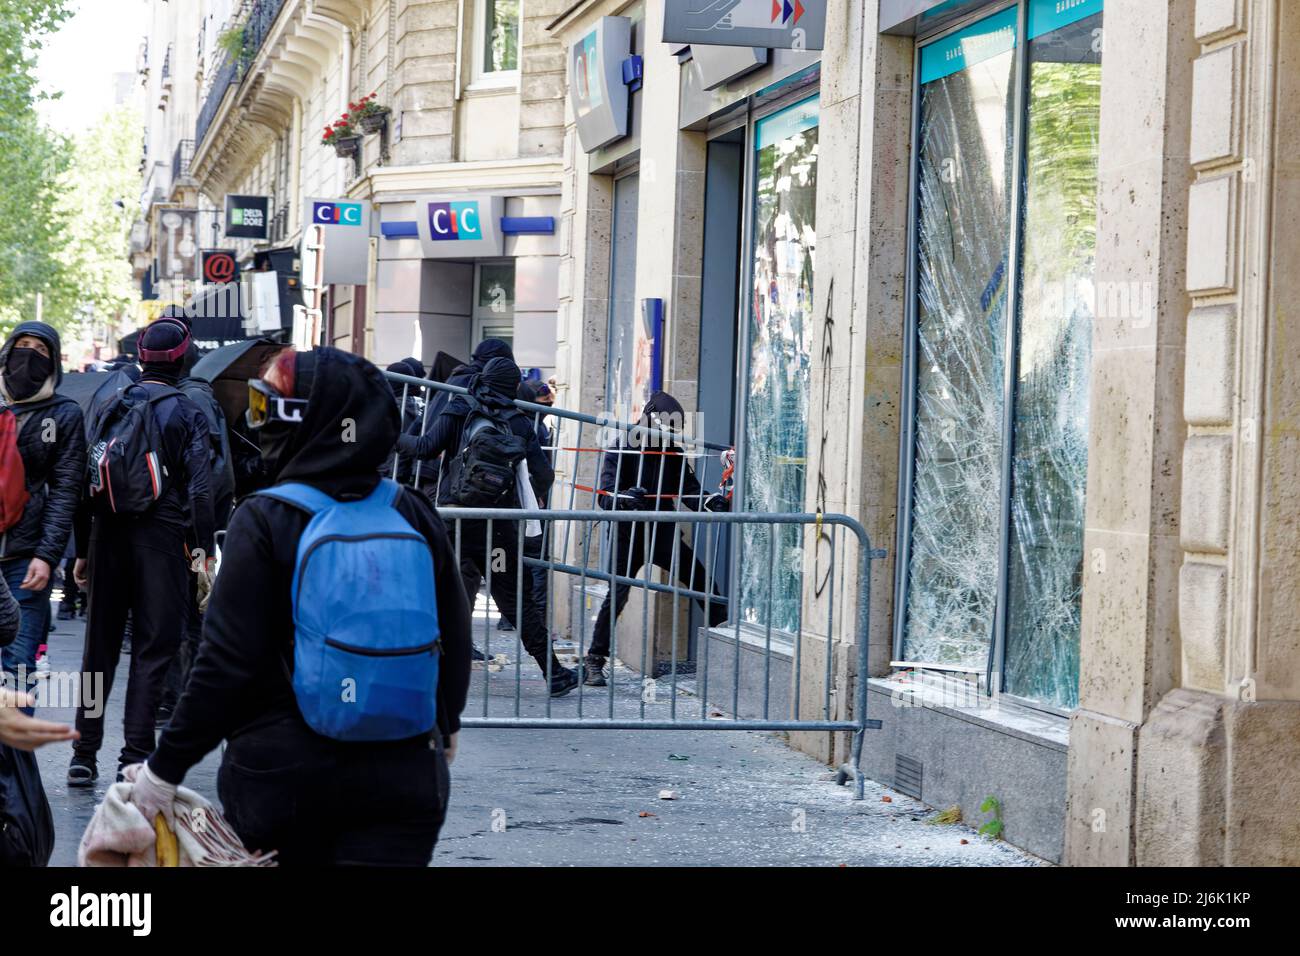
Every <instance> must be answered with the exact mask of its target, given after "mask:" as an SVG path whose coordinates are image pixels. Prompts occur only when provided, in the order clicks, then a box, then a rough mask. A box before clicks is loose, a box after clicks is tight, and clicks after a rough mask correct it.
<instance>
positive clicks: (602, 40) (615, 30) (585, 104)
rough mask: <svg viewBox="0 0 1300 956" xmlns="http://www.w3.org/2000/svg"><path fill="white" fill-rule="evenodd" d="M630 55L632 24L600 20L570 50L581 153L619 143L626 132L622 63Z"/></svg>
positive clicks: (624, 20)
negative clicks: (616, 141)
mask: <svg viewBox="0 0 1300 956" xmlns="http://www.w3.org/2000/svg"><path fill="white" fill-rule="evenodd" d="M631 52H632V21H631V20H630V19H628V18H627V17H601V18H600V20H598V21H597V22H596V27H595V29H593V30H592V31H591V32H590V33H588V34H587V35H586V36H584V37H583V38H582V39H581V40H579V41H578V42H577V43H575V44H574V45H573V47H572V48H571V49H570V50H569V69H570V76H571V82H570V83H569V101H570V103H571V104H572V106H573V115H574V117H575V118H576V119H577V123H578V139H579V140H580V141H581V142H582V149H583V151H584V152H588V153H590V152H592V151H593V150H597V149H600V148H601V147H602V146H607V145H609V144H610V143H612V142H614V140H616V139H622V138H623V137H624V136H626V135H627V130H628V89H627V86H626V85H625V84H624V83H623V61H624V60H626V59H627V58H628V55H629V54H630V53H631Z"/></svg>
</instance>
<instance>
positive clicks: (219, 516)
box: [156, 306, 235, 726]
mask: <svg viewBox="0 0 1300 956" xmlns="http://www.w3.org/2000/svg"><path fill="white" fill-rule="evenodd" d="M163 318H175V319H177V320H178V321H180V322H182V323H183V324H184V325H185V328H186V330H187V331H190V333H191V338H190V344H189V346H188V347H187V348H186V350H185V357H184V358H183V359H182V360H181V361H182V370H183V374H182V375H181V380H180V382H179V383H178V384H177V386H176V387H177V389H178V390H179V391H180V393H181V394H182V395H184V396H185V397H186V398H188V399H189V400H190V401H192V402H193V403H194V404H195V406H197V407H198V409H199V410H200V411H202V412H203V417H204V418H205V419H206V420H207V423H208V445H209V447H208V463H209V469H208V476H209V477H208V480H209V482H210V485H211V489H210V490H211V494H212V513H213V527H214V537H215V535H216V534H221V533H222V532H224V531H225V530H226V527H227V526H228V525H229V524H230V515H231V512H232V511H233V510H234V506H235V469H234V455H233V454H232V453H231V448H230V435H229V431H228V429H227V427H226V413H225V412H224V411H223V410H222V408H221V405H220V403H218V402H217V397H216V395H214V394H213V392H212V385H211V383H209V382H207V381H205V380H204V379H201V378H194V377H193V376H192V375H191V374H190V372H191V371H192V370H193V368H194V366H195V365H196V364H198V361H199V358H200V356H199V350H198V347H197V346H196V345H195V344H194V341H193V332H192V329H191V324H190V321H189V319H188V317H186V315H185V311H184V310H183V309H179V308H177V307H176V306H168V308H167V309H166V310H165V311H164V312H163ZM186 544H187V546H188V547H189V548H190V549H191V550H192V549H193V548H194V547H196V546H197V543H196V541H195V538H194V529H193V528H192V527H191V528H190V529H189V531H188V533H187V536H186ZM199 579H200V575H198V574H191V575H190V576H189V577H188V579H187V580H188V582H189V605H188V608H187V611H186V623H185V631H184V633H183V634H182V636H181V645H180V649H179V651H178V652H177V654H176V656H175V657H174V658H172V663H171V666H170V667H169V668H168V669H167V677H166V679H165V680H164V681H163V694H162V700H161V701H160V702H159V704H158V713H157V716H156V723H157V724H158V726H162V725H163V724H165V723H166V722H167V719H168V718H169V717H170V716H171V713H172V710H173V709H174V708H175V707H176V701H177V700H178V699H179V698H180V694H181V689H182V688H183V687H184V686H185V678H186V677H187V676H188V675H189V670H190V665H191V664H192V663H193V661H194V652H195V650H197V648H198V644H199V634H200V632H201V631H202V628H203V622H202V616H201V614H200V612H199Z"/></svg>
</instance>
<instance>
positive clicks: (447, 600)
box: [132, 348, 470, 866]
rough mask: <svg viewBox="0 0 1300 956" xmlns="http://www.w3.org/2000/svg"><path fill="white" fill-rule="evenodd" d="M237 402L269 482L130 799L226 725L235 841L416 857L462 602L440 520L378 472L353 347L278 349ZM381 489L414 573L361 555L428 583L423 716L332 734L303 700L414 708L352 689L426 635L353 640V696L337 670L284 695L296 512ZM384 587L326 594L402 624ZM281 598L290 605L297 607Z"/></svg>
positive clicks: (153, 799)
mask: <svg viewBox="0 0 1300 956" xmlns="http://www.w3.org/2000/svg"><path fill="white" fill-rule="evenodd" d="M250 399H251V400H252V401H251V402H250V412H249V418H250V425H251V426H252V428H251V431H252V433H253V434H255V435H256V436H257V438H258V440H259V442H260V444H261V447H262V455H263V457H264V459H265V461H266V466H267V469H268V471H269V473H270V476H271V477H272V478H273V479H274V481H275V482H276V484H274V485H273V486H272V487H271V488H269V489H267V490H266V491H265V492H263V493H259V494H255V495H252V496H250V497H248V498H246V499H244V500H243V501H242V502H241V503H240V505H239V507H238V508H237V509H236V511H235V516H234V518H233V520H232V521H231V524H230V531H229V533H228V536H227V542H226V546H225V549H224V552H223V559H222V570H221V572H220V574H218V575H217V578H216V582H215V585H214V587H213V591H212V597H211V600H210V603H209V605H208V609H207V614H206V617H205V619H204V626H203V638H202V640H201V642H200V644H199V650H198V656H197V658H196V659H195V662H194V666H193V668H192V670H191V672H190V679H189V682H188V683H187V684H186V687H185V692H184V693H183V694H182V696H181V699H180V702H179V703H178V704H177V706H176V710H175V712H174V713H173V714H172V718H171V721H170V722H169V723H168V725H167V727H166V728H164V730H163V732H162V735H161V737H160V739H159V741H158V748H157V750H156V751H155V752H154V754H153V755H152V756H150V757H149V759H148V761H147V763H146V765H145V767H143V768H142V769H141V770H140V771H137V772H136V781H135V787H134V788H133V795H132V800H133V801H134V802H136V804H137V806H139V807H140V809H141V810H142V812H143V813H144V814H145V816H146V818H147V819H154V815H155V814H156V813H163V814H164V815H166V814H167V813H168V812H170V809H171V807H172V801H173V799H174V796H175V787H176V785H178V784H180V783H181V782H182V781H183V780H184V778H185V775H186V773H187V772H188V771H189V770H190V768H191V767H193V766H194V765H195V764H196V763H198V762H199V761H200V760H201V759H202V758H203V757H204V755H205V754H207V753H208V752H210V751H211V750H213V749H214V748H215V747H216V746H217V745H218V744H220V742H221V741H222V740H225V741H226V742H227V743H226V748H225V752H224V754H223V756H222V762H221V770H220V773H219V776H218V780H217V783H218V793H219V795H220V797H221V803H222V806H223V810H224V812H225V815H226V817H227V818H228V820H229V821H230V823H231V825H232V826H233V828H234V830H235V832H236V833H237V834H238V836H239V837H240V839H241V840H242V841H243V843H244V845H245V846H246V847H249V848H260V849H265V850H275V851H277V852H278V859H279V861H280V863H281V864H283V865H293V864H311V865H324V864H356V865H376V864H388V865H411V866H422V865H425V864H427V863H428V862H429V859H430V858H431V856H432V853H433V847H434V844H435V841H436V839H437V835H438V831H439V828H440V827H441V825H442V821H443V818H444V815H445V813H446V808H447V797H448V788H449V776H448V771H447V764H448V763H449V762H450V761H451V759H452V758H453V757H454V755H455V748H456V740H457V733H458V731H459V729H460V716H459V715H460V712H461V710H462V708H463V707H464V705H465V698H466V694H467V693H468V689H469V671H470V667H469V627H470V620H469V611H468V608H467V606H466V604H465V596H464V593H463V591H462V588H461V583H460V578H459V575H458V574H457V571H456V564H455V558H454V555H453V553H452V550H451V546H450V544H449V542H448V540H447V533H446V531H445V530H444V528H443V525H442V522H441V521H440V520H439V518H438V515H437V513H436V512H435V511H434V509H433V507H432V506H431V505H430V504H429V503H428V502H427V501H426V500H425V499H424V497H423V496H421V495H418V494H415V493H414V492H411V491H409V490H406V489H401V488H399V487H398V486H396V485H394V484H393V483H392V482H387V481H385V482H381V480H380V477H379V466H380V464H381V463H382V462H383V460H384V458H385V456H386V455H387V454H388V453H389V451H390V449H391V448H392V446H393V444H394V442H395V441H396V439H397V429H398V411H397V407H396V405H395V404H394V402H393V400H392V394H391V392H390V391H389V389H388V386H387V383H386V382H385V380H384V378H383V376H382V374H381V373H380V372H379V370H378V369H377V368H375V366H373V365H371V364H370V363H369V362H367V361H366V360H365V359H362V358H360V357H357V356H354V355H350V354H348V353H346V352H340V351H337V350H335V349H330V348H321V349H316V350H314V351H311V352H301V353H300V352H295V351H294V350H293V349H286V350H284V351H282V352H281V353H279V355H278V356H277V357H276V358H275V360H274V361H273V362H272V364H271V366H270V367H269V368H268V369H267V370H266V371H265V372H264V373H263V376H262V378H261V379H258V380H255V381H253V382H252V383H250ZM295 488H296V489H297V491H296V494H298V495H307V496H309V497H310V498H314V499H316V500H317V502H318V504H317V507H318V508H320V509H322V510H318V511H316V512H315V514H316V515H317V517H316V518H313V513H312V511H311V510H309V509H307V508H306V507H304V506H302V505H300V504H294V503H291V502H290V501H289V500H287V498H284V497H278V496H282V495H289V492H290V489H295ZM387 494H392V495H394V497H393V498H392V499H391V507H390V506H389V505H388V504H385V506H384V514H386V515H387V516H388V520H390V521H391V520H397V521H400V522H402V524H403V526H404V527H406V528H407V531H406V532H405V533H404V536H405V538H406V539H407V540H405V541H404V542H402V544H403V546H404V547H407V548H411V547H414V548H417V549H421V554H420V561H427V562H428V564H427V567H428V568H429V579H428V580H416V579H413V578H412V577H410V575H411V574H413V573H416V572H413V571H411V566H413V565H414V564H417V563H419V562H403V564H402V566H396V565H386V564H383V563H376V564H375V567H376V569H377V571H378V572H379V574H380V575H381V576H383V577H387V578H392V579H393V580H394V581H395V582H399V584H400V587H403V588H404V587H407V586H408V585H413V586H414V588H415V589H416V590H431V595H432V598H433V600H432V601H431V602H430V603H431V604H435V605H436V612H437V613H436V628H437V633H436V639H437V644H438V648H439V649H438V650H437V651H436V653H438V655H439V657H438V673H437V678H436V717H435V716H434V713H435V712H434V708H433V707H430V709H429V711H428V713H429V715H430V716H429V720H428V726H426V727H424V728H422V729H421V730H419V731H418V732H413V733H411V734H410V735H409V736H403V737H400V738H393V737H392V736H391V735H390V736H389V737H388V738H387V739H382V740H374V739H368V738H365V737H364V735H363V736H362V737H360V738H358V737H353V738H351V739H346V740H344V739H338V738H337V737H336V736H333V735H332V733H333V732H332V731H331V733H326V732H325V730H324V729H318V727H320V726H321V724H320V716H321V715H320V714H319V713H318V712H317V710H318V708H327V707H329V708H333V709H334V710H335V711H341V712H342V713H343V714H344V716H347V715H348V714H350V713H351V712H352V711H353V710H356V709H365V708H366V707H367V706H372V705H373V706H381V707H382V706H389V705H394V706H398V707H399V715H402V714H408V713H414V712H415V711H416V710H418V708H417V707H416V706H415V705H414V704H412V705H411V706H409V707H408V706H407V705H406V696H402V695H397V696H395V695H394V694H393V692H392V688H391V687H390V686H388V685H385V686H384V693H382V694H372V693H368V690H369V687H370V685H369V684H368V683H367V681H366V678H365V676H364V674H365V669H366V668H369V667H373V666H385V667H387V666H390V665H392V666H397V667H403V666H405V665H404V664H403V663H402V662H404V661H408V660H409V661H410V666H413V667H417V666H420V662H423V663H424V664H427V663H428V662H429V656H430V654H432V653H435V651H433V650H431V648H432V647H433V645H432V644H430V645H429V646H428V647H424V648H421V649H420V653H419V654H410V655H406V654H396V653H389V654H388V655H386V656H371V657H365V656H361V655H360V654H358V656H357V657H356V658H355V661H351V660H350V661H349V663H350V664H355V668H356V669H350V670H348V671H347V673H348V674H350V675H353V676H355V678H356V682H357V686H356V700H355V702H348V701H345V700H343V699H342V697H341V696H340V694H339V692H338V687H337V685H334V686H332V687H331V692H330V693H329V694H322V695H319V696H316V697H308V698H307V699H306V702H305V703H304V697H303V696H302V694H301V693H300V691H301V689H302V687H303V686H304V685H305V684H306V683H307V682H309V681H311V680H313V679H315V677H316V676H318V675H314V674H313V672H314V671H315V666H314V664H313V666H312V667H306V668H305V669H303V670H301V671H300V664H301V662H302V658H301V656H300V655H299V654H298V653H296V652H297V650H298V649H300V648H301V647H302V645H303V642H304V640H305V638H304V637H303V632H301V631H299V630H297V628H296V624H295V613H294V611H295V600H296V598H295V593H296V592H295V581H297V583H298V586H299V588H302V587H312V586H313V585H312V584H310V581H309V579H311V568H312V565H311V564H310V561H311V560H314V559H313V558H308V557H307V556H305V555H304V553H303V552H304V551H306V552H308V553H310V554H313V555H314V554H317V553H318V552H317V551H316V550H314V549H315V548H316V547H317V545H316V544H313V543H310V542H308V543H307V544H306V546H305V547H304V542H307V538H306V537H305V536H307V535H311V534H314V533H315V532H313V531H309V530H308V525H309V524H310V523H311V522H313V520H320V521H324V520H327V517H329V516H332V515H337V514H338V513H339V511H340V510H346V509H336V510H330V509H331V508H333V507H334V506H338V505H347V504H349V503H365V502H370V501H372V500H377V499H376V496H378V495H387ZM386 500H387V499H386ZM330 520H334V519H333V518H330ZM410 539H414V541H412V540H410ZM315 540H316V541H317V542H319V541H321V539H320V538H317V539H315ZM380 544H382V543H377V544H376V546H380ZM343 546H344V545H340V547H343ZM354 566H360V567H363V568H364V567H366V566H369V564H368V563H367V562H360V563H359V565H354ZM322 573H324V572H322ZM326 576H327V577H328V579H329V580H328V581H327V582H326V583H327V584H328V583H329V582H332V581H335V580H337V581H338V582H339V584H337V585H333V587H334V589H335V590H336V591H337V590H339V589H344V590H346V589H348V588H351V587H354V586H355V585H356V582H355V581H352V583H351V584H349V583H348V582H349V581H351V579H350V578H349V577H348V576H347V573H346V568H345V569H344V571H343V572H341V573H339V574H338V576H337V577H336V576H332V575H328V574H327V575H326ZM304 582H308V583H306V584H304ZM399 584H394V585H393V586H394V587H398V586H399ZM383 587H384V582H383V581H380V582H371V583H370V585H369V587H368V588H365V589H362V592H363V593H353V594H344V595H342V596H341V597H339V600H341V601H344V602H355V609H356V610H358V611H362V612H366V613H362V614H358V615H346V614H345V615H341V616H349V617H351V618H352V623H351V624H350V625H348V626H351V627H354V628H355V627H357V626H358V625H357V623H356V621H357V619H358V618H360V619H371V620H377V621H378V622H379V625H380V630H381V631H384V632H388V631H400V630H401V629H402V628H403V627H410V626H411V622H410V619H409V618H406V617H403V616H402V615H401V614H400V613H399V612H398V610H397V609H396V607H395V606H394V605H393V604H392V603H389V602H387V601H384V600H380V599H376V598H374V592H375V590H376V589H377V590H380V591H382V590H383ZM368 598H369V599H370V600H372V601H373V602H374V603H373V605H370V604H367V600H368ZM331 599H332V598H331ZM348 606H349V610H351V609H352V605H351V604H350V603H349V605H348ZM297 608H298V611H299V613H300V614H301V613H303V611H304V607H303V605H297ZM306 610H308V611H309V610H310V609H306ZM424 610H425V612H426V613H428V612H429V611H430V610H431V609H430V608H426V609H424ZM380 615H388V616H387V617H382V618H381V617H380ZM341 626H342V625H341ZM350 633H355V632H350ZM434 637H435V635H434V634H419V635H415V636H414V637H413V638H409V639H412V640H416V641H417V642H424V641H425V640H430V641H432V640H433V638H434ZM326 638H328V639H331V640H335V641H336V643H338V642H343V643H348V644H349V646H351V644H350V640H353V639H355V638H350V639H349V641H344V638H343V637H336V632H334V631H332V630H331V631H330V632H329V633H328V634H326ZM339 653H342V652H339ZM313 660H314V659H313ZM376 661H379V662H381V663H380V664H376V663H375V662H376ZM327 683H328V682H327ZM320 686H321V687H324V686H326V685H325V684H322V685H320ZM422 689H423V690H424V691H428V689H429V686H428V685H424V686H423V688H422ZM416 696H417V697H418V696H419V695H418V694H417V695H416ZM309 721H311V722H309ZM326 729H328V728H326Z"/></svg>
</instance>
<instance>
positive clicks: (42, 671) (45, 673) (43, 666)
mask: <svg viewBox="0 0 1300 956" xmlns="http://www.w3.org/2000/svg"><path fill="white" fill-rule="evenodd" d="M32 676H34V677H35V678H36V679H37V680H40V679H41V678H42V677H49V676H50V655H49V654H46V655H45V656H44V657H42V658H41V659H40V660H38V661H37V662H36V673H35V674H34V675H32Z"/></svg>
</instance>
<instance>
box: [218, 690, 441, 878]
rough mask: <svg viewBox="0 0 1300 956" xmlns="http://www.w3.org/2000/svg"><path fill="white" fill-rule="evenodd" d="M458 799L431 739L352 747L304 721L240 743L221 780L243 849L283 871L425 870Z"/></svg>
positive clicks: (250, 734) (229, 752)
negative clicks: (270, 856)
mask: <svg viewBox="0 0 1300 956" xmlns="http://www.w3.org/2000/svg"><path fill="white" fill-rule="evenodd" d="M436 736H437V734H436V733H435V737H436ZM450 791H451V775H450V773H449V772H448V769H447V761H446V759H445V758H444V756H443V752H442V750H441V748H439V749H436V750H435V749H432V748H431V747H430V745H429V741H428V740H427V739H425V738H423V737H419V738H413V739H410V740H398V741H391V742H384V743H345V742H342V741H338V740H330V739H329V738H326V737H322V736H320V735H319V734H316V733H314V732H312V730H311V729H310V728H309V727H307V725H306V724H304V723H303V721H302V718H301V717H300V716H298V715H294V716H293V717H285V718H283V719H282V720H279V721H277V722H275V723H271V724H267V725H264V726H261V727H257V728H256V729H253V730H249V731H246V732H244V733H242V734H240V735H239V736H237V737H234V738H232V739H231V740H230V741H229V742H228V743H227V745H226V751H225V754H224V755H223V756H222V759H221V769H220V770H219V771H218V773H217V794H218V796H220V798H221V806H222V808H223V810H224V812H225V815H226V818H227V819H228V820H229V821H230V825H231V827H232V828H233V829H234V831H235V833H236V834H238V835H239V839H240V840H241V841H242V842H243V844H244V846H245V847H247V848H248V849H249V850H275V851H277V855H276V859H277V860H278V861H279V863H280V865H281V866H294V865H300V866H301V865H307V866H427V865H428V863H429V860H430V859H431V858H432V857H433V848H434V845H435V844H436V843H437V841H438V831H439V830H441V829H442V823H443V820H444V819H445V818H446V815H447V802H448V797H449V795H450Z"/></svg>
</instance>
